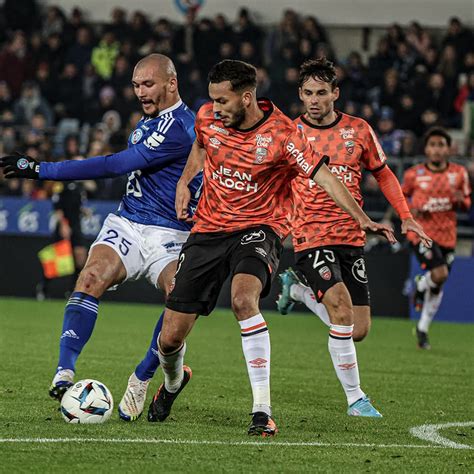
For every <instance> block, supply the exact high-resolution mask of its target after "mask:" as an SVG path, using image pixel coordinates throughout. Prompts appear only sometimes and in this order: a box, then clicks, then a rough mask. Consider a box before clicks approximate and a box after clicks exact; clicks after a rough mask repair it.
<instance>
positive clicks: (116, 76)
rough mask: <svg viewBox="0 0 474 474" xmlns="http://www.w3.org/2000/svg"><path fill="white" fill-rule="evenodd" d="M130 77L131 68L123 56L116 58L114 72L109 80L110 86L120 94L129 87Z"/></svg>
mask: <svg viewBox="0 0 474 474" xmlns="http://www.w3.org/2000/svg"><path fill="white" fill-rule="evenodd" d="M131 77H132V68H131V67H130V64H129V62H128V59H127V58H126V57H125V56H118V57H117V60H116V61H115V66H114V72H113V74H112V77H111V79H110V85H111V86H112V87H113V88H114V89H115V91H116V92H118V93H120V92H121V91H122V89H123V88H124V87H126V86H128V85H130V80H131Z"/></svg>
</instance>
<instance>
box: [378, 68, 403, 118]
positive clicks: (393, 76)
mask: <svg viewBox="0 0 474 474" xmlns="http://www.w3.org/2000/svg"><path fill="white" fill-rule="evenodd" d="M401 94H402V87H401V86H400V83H399V80H398V72H397V71H396V70H395V69H388V70H387V71H385V75H384V80H383V84H382V87H381V88H380V92H379V100H378V104H379V106H380V107H390V108H391V109H392V110H395V109H396V107H397V105H398V101H399V99H400V96H401Z"/></svg>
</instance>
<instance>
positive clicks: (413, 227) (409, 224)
mask: <svg viewBox="0 0 474 474" xmlns="http://www.w3.org/2000/svg"><path fill="white" fill-rule="evenodd" d="M408 231H411V232H414V233H415V234H416V235H417V236H418V237H419V238H420V240H421V243H422V244H423V245H424V246H425V247H427V248H431V246H432V245H433V241H432V240H431V239H430V238H429V237H428V236H427V235H426V234H425V231H424V230H423V227H421V225H420V224H418V222H416V221H415V219H413V217H410V218H409V219H403V220H402V234H404V235H405V234H406V233H407V232H408Z"/></svg>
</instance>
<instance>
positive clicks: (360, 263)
mask: <svg viewBox="0 0 474 474" xmlns="http://www.w3.org/2000/svg"><path fill="white" fill-rule="evenodd" d="M352 275H353V277H354V278H355V279H356V280H357V281H359V282H361V283H367V281H368V280H367V271H366V269H365V262H364V259H363V258H358V259H357V260H356V261H355V262H354V263H353V265H352Z"/></svg>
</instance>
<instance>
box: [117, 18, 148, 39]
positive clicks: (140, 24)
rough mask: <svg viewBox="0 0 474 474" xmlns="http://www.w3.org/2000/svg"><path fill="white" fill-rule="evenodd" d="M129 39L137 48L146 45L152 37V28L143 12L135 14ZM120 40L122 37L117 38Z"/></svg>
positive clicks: (130, 27) (131, 21)
mask: <svg viewBox="0 0 474 474" xmlns="http://www.w3.org/2000/svg"><path fill="white" fill-rule="evenodd" d="M128 34H129V38H130V40H131V41H132V43H133V44H134V45H135V47H137V48H139V47H140V46H142V45H144V44H145V42H146V41H147V39H148V38H149V37H150V35H151V26H150V23H149V22H148V20H147V18H146V16H145V14H144V13H143V12H141V11H136V12H134V13H133V15H132V18H131V20H130V26H129V29H128ZM117 38H120V35H118V36H117Z"/></svg>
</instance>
